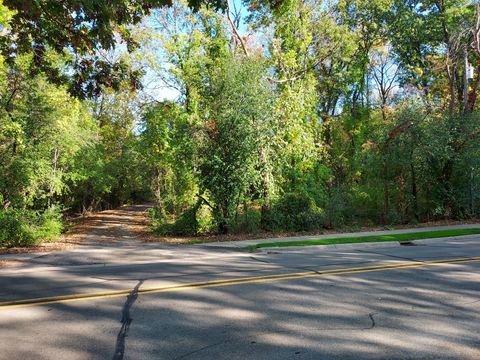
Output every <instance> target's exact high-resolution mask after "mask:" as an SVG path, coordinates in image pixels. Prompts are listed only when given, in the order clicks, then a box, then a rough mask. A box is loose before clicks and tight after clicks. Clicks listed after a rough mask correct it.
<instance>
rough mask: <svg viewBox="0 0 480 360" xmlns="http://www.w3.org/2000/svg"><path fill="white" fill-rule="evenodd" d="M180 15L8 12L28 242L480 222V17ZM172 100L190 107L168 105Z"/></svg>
mask: <svg viewBox="0 0 480 360" xmlns="http://www.w3.org/2000/svg"><path fill="white" fill-rule="evenodd" d="M164 3H165V2H164V1H162V0H159V1H147V2H144V3H142V4H141V5H139V3H138V2H132V1H111V2H104V3H102V4H96V5H95V6H93V5H92V4H93V3H92V1H83V2H81V4H73V3H72V2H62V5H59V4H58V2H54V1H40V2H38V1H34V2H31V1H30V2H29V1H27V2H24V4H20V5H19V3H18V2H14V1H7V0H4V1H0V27H1V29H0V31H1V32H2V37H1V39H0V49H1V50H3V55H2V56H0V208H1V209H2V210H0V211H2V219H3V220H2V221H4V223H5V228H6V229H7V228H8V229H10V230H8V232H9V233H13V234H17V235H15V237H12V239H13V238H15V239H17V240H15V242H18V243H22V242H23V243H27V242H29V241H30V242H32V243H34V242H36V241H37V239H39V238H40V237H43V238H49V237H51V236H50V234H56V233H58V232H59V231H60V230H59V228H58V227H57V225H58V224H59V221H58V219H57V218H55V217H54V216H53V215H52V217H51V218H49V216H50V215H48V214H49V211H50V210H48V209H50V208H51V207H52V205H53V204H61V206H62V208H63V209H64V211H71V212H76V211H88V210H98V209H105V208H111V207H115V206H118V205H121V204H124V203H129V202H132V201H141V200H153V201H154V202H155V212H154V213H153V214H152V217H153V220H154V228H156V229H157V230H156V231H157V232H159V233H163V234H170V235H197V234H203V233H210V232H228V231H230V232H257V231H261V230H273V231H316V230H318V229H321V228H323V227H326V228H336V227H352V226H354V227H359V226H364V225H375V224H396V223H417V222H421V221H425V220H436V219H446V218H448V219H466V218H471V217H476V216H479V215H480V195H479V194H480V192H479V189H480V163H479V160H478V159H480V142H479V141H478V138H479V136H480V115H479V114H480V113H479V111H478V104H477V103H478V95H479V89H480V70H479V69H478V68H474V69H473V71H474V74H473V78H470V77H471V76H465V75H468V73H469V72H470V71H468V70H469V69H470V67H469V64H473V65H474V67H475V64H478V63H479V61H480V44H479V43H478V39H477V38H476V37H474V36H471V34H476V33H478V32H479V31H480V29H479V24H478V22H477V21H476V19H477V16H478V12H479V11H480V7H478V6H475V4H474V3H472V2H470V1H467V0H461V1H454V0H448V1H442V2H435V1H404V0H338V1H332V2H331V1H322V0H318V1H316V0H314V1H309V2H305V1H300V0H288V1H280V2H271V1H267V0H266V1H264V0H248V1H246V2H245V3H246V4H247V5H248V15H247V16H246V18H241V15H240V18H238V17H236V15H235V14H234V12H235V11H233V12H231V13H230V14H229V15H231V18H230V20H231V21H230V20H229V19H227V18H226V16H225V15H226V14H225V13H222V12H219V11H216V10H215V7H208V6H207V7H202V6H199V5H201V3H202V2H201V1H194V2H191V1H190V2H188V3H187V2H176V3H174V4H172V5H171V6H169V7H162V8H158V9H157V6H159V5H162V4H164ZM207 3H209V4H215V5H219V6H221V5H222V4H223V5H224V4H225V3H224V2H217V1H214V2H210V1H208V2H207ZM97 5H98V6H97ZM192 5H193V7H194V8H195V9H196V10H198V11H194V10H193V9H192V8H191V6H192ZM29 7H30V8H29ZM30 10H32V11H30ZM72 14H73V16H72ZM146 14H150V15H149V18H148V19H146V20H145V21H142V17H143V16H145V15H146ZM67 18H68V19H70V20H71V21H70V20H69V21H68V22H67V23H66V22H65V21H64V19H67ZM92 19H95V21H93V20H92ZM245 21H247V22H248V24H247V25H249V26H250V27H249V30H248V34H247V32H246V30H245V29H244V28H245V26H244V25H245V24H244V22H245ZM59 24H63V25H65V26H59ZM235 24H236V27H239V28H240V29H238V28H236V27H235ZM86 30H88V31H86ZM116 44H121V46H117V47H116V50H115V51H113V49H114V48H115V45H116ZM106 50H109V51H106ZM142 74H143V75H145V76H144V77H143V79H142V85H145V89H141V86H140V85H141V84H140V77H141V76H142ZM59 84H63V85H59ZM149 86H153V87H155V89H152V88H149ZM165 86H166V87H169V88H170V90H172V89H174V90H173V92H174V93H175V94H176V95H177V97H176V99H175V100H159V98H161V97H162V96H163V95H164V93H163V92H162V91H159V88H163V87H165ZM69 91H70V92H72V91H73V92H74V93H75V94H76V95H80V96H82V95H83V96H87V97H88V99H89V100H88V101H87V100H83V101H80V100H78V99H76V98H72V97H71V96H70V95H69ZM169 94H170V93H169ZM153 98H155V99H153ZM28 224H34V225H35V226H34V228H35V231H34V233H35V234H36V235H32V233H30V232H29V231H30V230H29V228H28V226H27V225H28ZM42 226H43V227H42ZM42 229H45V231H44V230H42ZM5 231H6V230H5ZM5 239H6V238H5ZM18 239H20V240H18ZM3 241H4V242H6V241H7V240H3ZM8 241H10V240H8ZM12 241H13V240H12ZM8 246H11V245H8Z"/></svg>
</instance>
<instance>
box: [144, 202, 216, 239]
mask: <svg viewBox="0 0 480 360" xmlns="http://www.w3.org/2000/svg"><path fill="white" fill-rule="evenodd" d="M150 216H152V219H153V220H152V224H153V229H154V232H155V233H156V234H158V235H180V236H189V235H198V234H204V233H207V232H210V231H211V229H212V228H213V227H214V220H213V216H212V213H211V211H210V209H208V208H207V207H206V206H203V205H202V204H201V203H197V204H196V205H194V206H192V207H190V208H189V209H187V210H186V211H185V212H183V213H182V214H181V215H180V216H179V217H178V218H177V219H175V220H174V221H173V222H171V220H170V221H169V219H168V218H165V217H163V218H161V217H160V216H159V212H158V211H156V210H152V211H151V213H150Z"/></svg>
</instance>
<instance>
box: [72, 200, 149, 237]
mask: <svg viewBox="0 0 480 360" xmlns="http://www.w3.org/2000/svg"><path fill="white" fill-rule="evenodd" d="M150 207H151V205H148V204H143V205H131V206H123V207H121V208H118V209H114V210H106V211H101V212H98V213H96V214H93V215H91V216H89V217H87V218H85V219H83V220H81V221H79V222H78V223H77V224H76V225H74V226H73V227H72V229H71V230H69V231H68V232H67V233H66V234H65V235H64V239H65V240H66V241H68V242H73V243H79V244H89V245H91V244H95V245H100V244H102V243H120V242H121V243H125V242H138V241H144V240H146V239H147V237H148V232H149V229H148V215H147V210H148V209H149V208H150Z"/></svg>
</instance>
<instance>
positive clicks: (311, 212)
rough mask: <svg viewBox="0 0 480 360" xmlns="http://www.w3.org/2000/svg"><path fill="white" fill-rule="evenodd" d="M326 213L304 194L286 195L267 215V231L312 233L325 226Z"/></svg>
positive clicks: (265, 224)
mask: <svg viewBox="0 0 480 360" xmlns="http://www.w3.org/2000/svg"><path fill="white" fill-rule="evenodd" d="M324 217H325V216H324V212H323V210H322V209H320V208H318V207H317V206H316V205H315V202H314V201H313V199H311V198H310V197H308V196H307V195H304V194H296V193H293V194H286V195H285V196H283V197H282V198H281V199H280V200H279V201H278V202H277V203H276V204H274V205H273V206H272V208H271V209H270V210H268V211H267V212H266V214H265V219H264V222H263V223H264V227H265V230H270V231H278V230H286V231H312V230H317V229H320V228H322V227H323V226H324Z"/></svg>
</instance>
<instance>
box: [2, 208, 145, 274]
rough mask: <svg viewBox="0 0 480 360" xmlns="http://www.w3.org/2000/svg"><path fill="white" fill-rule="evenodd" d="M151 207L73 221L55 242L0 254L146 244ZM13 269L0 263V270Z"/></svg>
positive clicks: (113, 211) (105, 212)
mask: <svg viewBox="0 0 480 360" xmlns="http://www.w3.org/2000/svg"><path fill="white" fill-rule="evenodd" d="M150 207H151V205H150V204H143V205H131V206H122V207H120V208H118V209H114V210H106V211H101V212H98V213H95V214H92V215H89V216H87V217H85V218H79V219H77V220H75V221H73V225H72V226H71V228H70V229H69V230H68V231H67V232H66V233H65V234H63V235H62V237H61V238H60V239H59V240H58V241H55V242H51V243H42V244H39V245H37V246H32V247H18V248H9V249H0V254H20V253H38V252H51V251H61V250H67V249H72V248H74V247H77V246H82V245H94V246H95V245H98V246H102V245H105V246H120V245H126V244H134V243H137V244H138V243H139V242H143V241H146V240H147V239H148V237H149V227H148V224H149V220H148V215H147V212H146V211H147V210H148V209H149V208H150ZM9 265H10V266H11V265H13V262H12V261H9V262H8V263H6V262H5V261H2V260H1V259H0V267H5V266H9Z"/></svg>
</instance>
